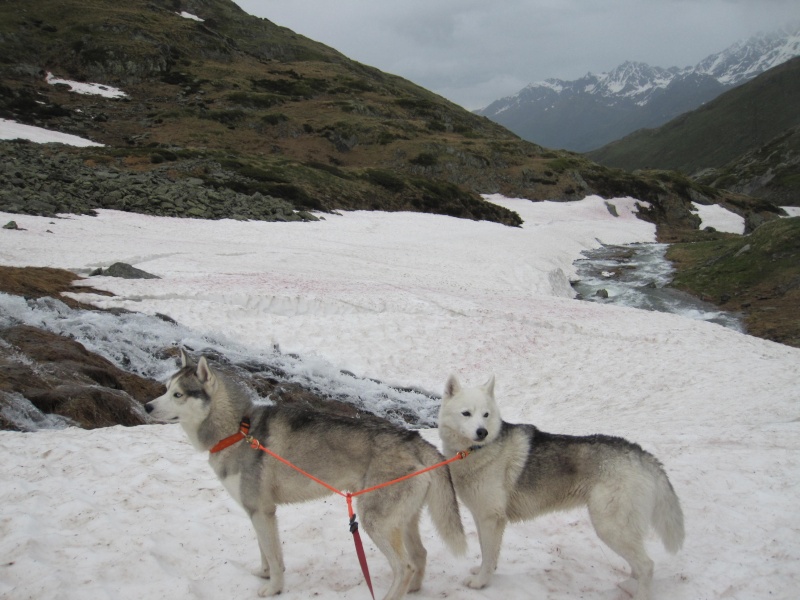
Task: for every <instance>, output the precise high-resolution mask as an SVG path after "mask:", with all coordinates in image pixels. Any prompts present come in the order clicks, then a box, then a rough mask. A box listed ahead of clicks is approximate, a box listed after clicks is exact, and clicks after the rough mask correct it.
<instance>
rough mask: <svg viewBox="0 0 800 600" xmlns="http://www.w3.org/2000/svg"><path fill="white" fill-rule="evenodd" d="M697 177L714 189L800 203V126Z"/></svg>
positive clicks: (784, 204) (772, 200)
mask: <svg viewBox="0 0 800 600" xmlns="http://www.w3.org/2000/svg"><path fill="white" fill-rule="evenodd" d="M696 179H697V180H698V181H699V182H700V183H703V184H705V185H710V186H711V187H714V188H719V189H725V190H730V191H733V192H739V193H741V194H747V195H750V196H753V197H755V198H763V199H766V200H770V201H771V202H773V203H775V204H777V205H778V206H800V127H793V128H791V129H789V130H787V131H785V132H784V133H782V134H780V135H779V136H777V137H776V138H774V139H772V140H770V141H769V142H767V143H766V144H764V145H763V146H760V147H758V148H756V149H755V150H751V151H750V152H747V153H746V154H744V155H742V156H740V157H738V158H736V159H735V160H732V161H731V162H729V163H727V164H726V165H724V166H722V167H720V168H718V169H707V170H706V171H703V172H701V173H699V174H698V175H697V177H696Z"/></svg>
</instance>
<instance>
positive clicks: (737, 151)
mask: <svg viewBox="0 0 800 600" xmlns="http://www.w3.org/2000/svg"><path fill="white" fill-rule="evenodd" d="M798 98H800V58H795V59H792V60H790V61H788V62H786V63H784V64H783V65H780V66H778V67H775V68H774V69H771V70H769V71H767V72H766V73H764V74H762V75H760V76H759V77H756V78H755V79H753V80H752V81H750V82H748V83H746V84H744V85H742V86H740V87H738V88H735V89H733V90H731V91H729V92H726V93H725V94H722V95H721V96H719V97H718V98H716V99H715V100H713V101H711V102H709V103H708V104H707V105H705V106H703V107H701V108H699V109H697V110H694V111H691V112H688V113H686V114H684V115H682V116H680V117H678V118H677V119H674V120H672V121H670V122H669V123H667V124H666V125H664V126H662V127H659V128H657V129H646V130H640V131H637V132H635V133H633V134H631V135H629V136H626V137H625V138H623V139H621V140H618V141H616V142H613V143H611V144H609V145H607V146H604V147H603V148H600V149H598V150H595V151H593V152H589V153H587V156H588V157H589V158H590V159H592V160H595V161H597V162H599V163H601V164H604V165H606V166H613V167H619V168H623V169H627V170H634V169H644V168H655V169H677V170H680V171H682V172H684V173H688V174H691V173H696V172H698V171H700V170H702V169H708V168H719V167H722V166H723V165H725V164H726V163H728V162H729V161H732V160H734V159H737V158H738V157H740V156H741V155H743V154H745V153H747V152H750V151H752V150H755V149H756V148H758V147H760V146H762V145H764V144H766V143H768V142H770V141H771V140H773V139H774V138H776V137H777V136H780V135H782V134H784V133H785V132H786V131H787V130H789V129H791V128H792V127H796V126H798V125H800V111H798V109H797V99H798Z"/></svg>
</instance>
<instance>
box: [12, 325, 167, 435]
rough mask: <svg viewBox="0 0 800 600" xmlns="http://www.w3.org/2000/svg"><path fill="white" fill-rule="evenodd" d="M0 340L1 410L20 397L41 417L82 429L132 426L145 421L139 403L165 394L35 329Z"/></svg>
mask: <svg viewBox="0 0 800 600" xmlns="http://www.w3.org/2000/svg"><path fill="white" fill-rule="evenodd" d="M0 339H2V340H3V341H4V342H5V343H4V344H0V366H1V367H2V371H3V378H2V380H0V407H6V406H7V404H8V403H9V402H11V398H12V396H10V395H14V394H18V395H21V396H22V397H24V398H25V399H27V400H28V401H30V403H31V404H32V405H33V406H35V407H36V408H37V409H38V410H39V411H41V412H42V413H44V414H56V415H60V416H62V417H66V418H67V419H69V420H71V421H72V422H74V423H76V424H77V425H79V426H81V427H84V428H86V429H93V428H95V427H106V426H110V425H128V426H130V425H140V424H142V423H146V422H147V416H146V414H145V412H144V410H143V404H144V403H145V402H147V401H149V400H152V399H153V398H155V397H156V396H158V395H159V394H161V393H162V391H163V386H162V385H161V384H160V383H158V382H156V381H151V380H148V379H144V378H142V377H139V376H138V375H134V374H133V373H128V372H126V371H123V370H122V369H119V368H118V367H116V366H114V365H113V364H112V363H111V362H109V361H108V360H106V359H105V358H103V357H101V356H99V355H97V354H94V353H93V352H90V351H88V350H87V349H86V348H85V347H84V346H83V345H82V344H80V343H78V342H76V341H74V340H70V339H68V338H66V337H63V336H60V335H56V334H54V333H50V332H47V331H44V330H42V329H38V328H36V327H31V326H28V325H16V326H12V327H8V328H6V329H2V330H0ZM4 412H7V411H4ZM6 420H8V417H7V418H6ZM12 425H13V424H12ZM9 428H18V427H9Z"/></svg>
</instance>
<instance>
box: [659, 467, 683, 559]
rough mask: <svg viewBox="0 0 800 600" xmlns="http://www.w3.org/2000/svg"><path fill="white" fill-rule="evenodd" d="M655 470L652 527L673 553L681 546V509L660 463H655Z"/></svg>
mask: <svg viewBox="0 0 800 600" xmlns="http://www.w3.org/2000/svg"><path fill="white" fill-rule="evenodd" d="M656 471H657V472H656V473H654V475H655V483H656V490H655V500H656V501H655V505H654V507H653V528H654V529H655V530H656V532H657V533H658V535H659V537H660V538H661V541H662V542H664V547H665V548H666V549H667V550H669V551H670V552H672V553H673V554H674V553H675V552H677V551H678V550H680V549H681V546H683V538H684V529H683V511H682V510H681V503H680V500H678V495H677V494H676V493H675V490H674V489H673V488H672V484H671V483H670V482H669V478H668V477H667V474H666V473H665V472H664V469H663V467H662V466H661V464H658V465H657V469H656Z"/></svg>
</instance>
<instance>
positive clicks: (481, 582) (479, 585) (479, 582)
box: [464, 573, 489, 590]
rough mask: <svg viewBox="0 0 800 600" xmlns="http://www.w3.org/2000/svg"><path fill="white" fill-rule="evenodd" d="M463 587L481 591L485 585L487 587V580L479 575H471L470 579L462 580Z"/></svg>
mask: <svg viewBox="0 0 800 600" xmlns="http://www.w3.org/2000/svg"><path fill="white" fill-rule="evenodd" d="M464 585H465V586H467V587H468V588H472V589H473V590H482V589H483V588H485V587H486V586H487V585H489V578H488V577H483V576H481V574H480V573H478V574H475V575H473V576H472V577H467V578H466V579H465V580H464Z"/></svg>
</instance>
